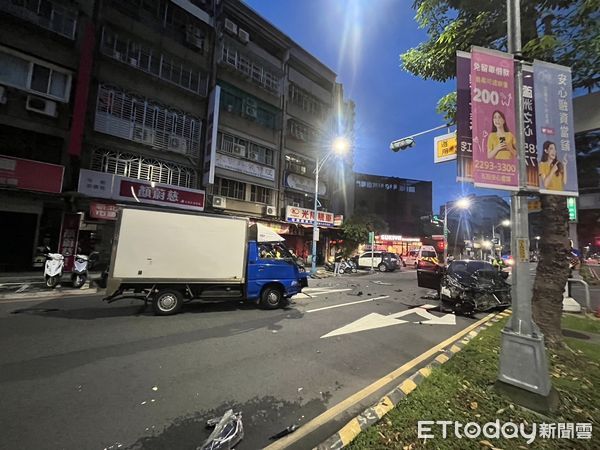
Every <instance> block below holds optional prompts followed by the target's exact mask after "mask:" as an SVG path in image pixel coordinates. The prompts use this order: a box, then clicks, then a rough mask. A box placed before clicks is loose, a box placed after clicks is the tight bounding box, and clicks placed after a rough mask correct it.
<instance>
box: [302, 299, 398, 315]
mask: <svg viewBox="0 0 600 450" xmlns="http://www.w3.org/2000/svg"><path fill="white" fill-rule="evenodd" d="M389 297H390V296H389V295H384V296H382V297H374V298H367V299H364V300H359V301H357V302H350V303H340V304H339V305H332V306H325V307H324V308H317V309H309V310H308V311H306V312H307V313H310V312H317V311H324V310H326V309H333V308H341V307H342V306H350V305H357V304H359V303H366V302H372V301H374V300H381V299H384V298H389Z"/></svg>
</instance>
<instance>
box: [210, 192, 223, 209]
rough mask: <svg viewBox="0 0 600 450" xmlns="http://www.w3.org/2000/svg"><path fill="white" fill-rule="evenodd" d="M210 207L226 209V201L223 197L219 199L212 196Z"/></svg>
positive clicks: (217, 196) (216, 196)
mask: <svg viewBox="0 0 600 450" xmlns="http://www.w3.org/2000/svg"><path fill="white" fill-rule="evenodd" d="M212 205H213V207H214V208H226V207H227V199H226V198H225V197H221V196H219V195H213V199H212Z"/></svg>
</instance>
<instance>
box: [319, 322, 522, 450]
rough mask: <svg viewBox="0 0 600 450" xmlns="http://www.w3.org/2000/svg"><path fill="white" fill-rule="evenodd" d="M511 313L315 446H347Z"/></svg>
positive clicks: (455, 345) (444, 354) (457, 344)
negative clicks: (443, 365) (434, 371)
mask: <svg viewBox="0 0 600 450" xmlns="http://www.w3.org/2000/svg"><path fill="white" fill-rule="evenodd" d="M510 315H511V311H510V310H506V311H503V312H501V313H498V314H496V315H494V316H492V317H490V319H489V320H488V321H486V322H485V323H483V324H482V325H480V326H479V327H477V328H476V329H475V330H472V331H471V332H469V333H468V334H467V335H466V336H464V337H462V338H460V339H458V340H457V341H455V342H454V343H452V344H449V346H448V347H447V348H446V349H445V350H442V351H440V352H439V353H438V354H437V355H436V356H435V357H434V359H433V361H431V362H430V363H429V364H428V365H427V366H425V367H423V368H421V369H419V370H417V371H416V372H415V373H413V374H412V375H410V376H409V377H407V378H405V379H404V381H402V382H401V383H400V384H399V385H398V386H396V387H395V388H394V389H392V390H391V391H390V392H388V393H387V395H385V396H383V397H382V398H381V399H380V400H379V401H378V402H377V403H375V404H374V405H372V406H370V407H369V408H367V409H365V410H364V411H363V412H362V413H360V414H359V415H358V416H356V417H355V418H353V419H352V420H350V421H349V422H348V423H347V424H346V425H344V426H343V427H342V428H341V429H340V430H339V431H338V432H337V433H335V434H333V435H332V436H330V437H329V438H327V439H326V440H325V441H323V442H322V443H320V444H319V445H318V446H316V447H314V448H313V450H337V449H341V448H344V447H346V446H347V445H348V444H350V442H352V441H353V440H354V439H356V437H357V436H358V435H359V434H360V433H361V432H362V431H365V430H366V429H367V428H368V427H370V426H371V425H374V424H376V423H377V422H379V420H380V419H381V418H383V416H385V415H386V414H387V413H388V412H389V411H391V410H392V409H394V408H395V407H396V406H397V405H398V403H399V402H400V401H401V400H402V399H403V398H404V397H406V396H407V395H409V394H410V393H411V392H412V391H414V390H415V388H416V387H417V386H418V385H419V384H420V383H421V382H422V381H423V380H424V379H425V378H427V377H428V376H429V375H431V372H432V370H433V369H435V368H436V367H439V366H441V365H442V364H444V363H445V362H446V361H448V360H449V359H450V358H451V357H452V356H453V355H454V354H456V353H458V352H459V351H461V350H462V349H463V348H464V347H465V345H467V344H468V343H469V341H471V340H472V339H473V338H475V337H476V336H477V335H478V334H479V333H480V332H481V331H483V330H486V329H487V328H489V327H490V326H492V324H494V323H496V322H499V321H500V320H502V319H504V318H506V317H509V316H510Z"/></svg>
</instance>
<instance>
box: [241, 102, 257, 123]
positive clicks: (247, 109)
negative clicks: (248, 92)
mask: <svg viewBox="0 0 600 450" xmlns="http://www.w3.org/2000/svg"><path fill="white" fill-rule="evenodd" d="M244 114H245V115H246V116H247V117H252V118H254V119H256V116H257V114H258V109H257V106H256V100H254V99H252V98H247V99H246V100H245V101H244Z"/></svg>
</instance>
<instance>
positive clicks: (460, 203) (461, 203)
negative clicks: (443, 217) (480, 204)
mask: <svg viewBox="0 0 600 450" xmlns="http://www.w3.org/2000/svg"><path fill="white" fill-rule="evenodd" d="M469 206H471V200H469V199H468V198H467V197H463V198H461V199H458V200H457V201H456V207H457V208H460V209H467V208H468V207H469Z"/></svg>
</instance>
